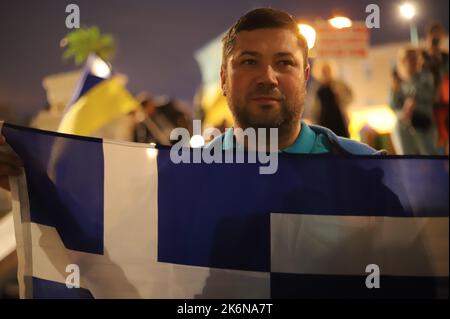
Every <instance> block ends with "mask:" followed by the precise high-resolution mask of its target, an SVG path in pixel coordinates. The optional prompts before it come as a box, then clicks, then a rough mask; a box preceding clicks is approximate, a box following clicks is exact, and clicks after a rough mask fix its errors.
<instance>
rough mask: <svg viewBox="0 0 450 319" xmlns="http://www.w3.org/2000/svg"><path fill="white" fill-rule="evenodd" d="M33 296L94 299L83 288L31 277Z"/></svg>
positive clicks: (38, 297)
mask: <svg viewBox="0 0 450 319" xmlns="http://www.w3.org/2000/svg"><path fill="white" fill-rule="evenodd" d="M33 298H35V299H94V297H93V296H92V294H91V292H90V291H89V290H87V289H84V288H81V287H80V288H67V286H66V285H65V284H62V283H59V282H56V281H51V280H45V279H41V278H37V277H33Z"/></svg>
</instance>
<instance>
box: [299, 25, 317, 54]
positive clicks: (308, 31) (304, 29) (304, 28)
mask: <svg viewBox="0 0 450 319" xmlns="http://www.w3.org/2000/svg"><path fill="white" fill-rule="evenodd" d="M298 30H299V31H300V34H301V35H303V36H304V37H305V39H306V43H307V44H308V49H310V50H311V49H312V48H313V47H314V44H315V43H316V30H314V28H313V27H312V26H310V25H309V24H303V23H300V24H298Z"/></svg>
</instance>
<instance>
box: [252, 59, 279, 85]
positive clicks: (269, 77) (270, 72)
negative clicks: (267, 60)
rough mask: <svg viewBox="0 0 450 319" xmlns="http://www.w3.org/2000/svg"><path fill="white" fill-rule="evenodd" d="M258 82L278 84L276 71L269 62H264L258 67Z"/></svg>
mask: <svg viewBox="0 0 450 319" xmlns="http://www.w3.org/2000/svg"><path fill="white" fill-rule="evenodd" d="M257 82H258V84H265V85H267V84H270V85H274V86H277V85H278V78H277V72H276V71H275V70H274V69H273V67H272V66H271V65H270V64H264V65H262V66H261V68H260V72H259V74H258V80H257Z"/></svg>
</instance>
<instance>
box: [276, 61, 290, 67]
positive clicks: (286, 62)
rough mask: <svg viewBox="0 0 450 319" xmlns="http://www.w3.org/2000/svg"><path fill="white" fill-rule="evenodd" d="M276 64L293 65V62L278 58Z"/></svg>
mask: <svg viewBox="0 0 450 319" xmlns="http://www.w3.org/2000/svg"><path fill="white" fill-rule="evenodd" d="M278 64H279V65H282V66H288V65H291V66H293V65H294V62H293V61H291V60H280V61H278Z"/></svg>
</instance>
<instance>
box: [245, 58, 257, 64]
mask: <svg viewBox="0 0 450 319" xmlns="http://www.w3.org/2000/svg"><path fill="white" fill-rule="evenodd" d="M242 64H244V65H254V64H256V60H255V59H245V60H243V61H242Z"/></svg>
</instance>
